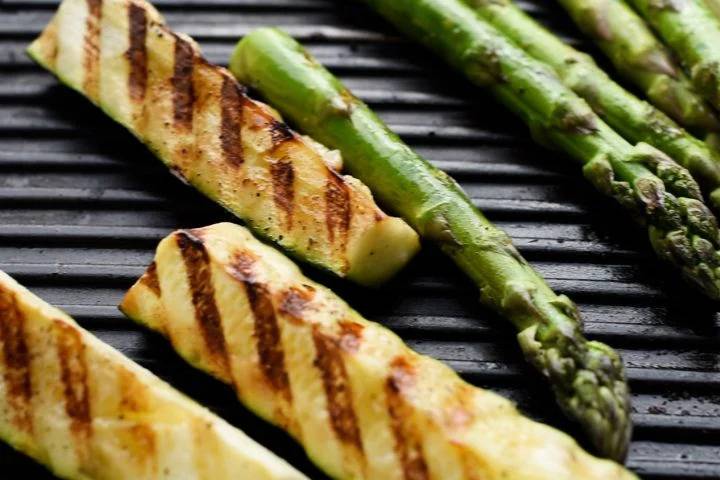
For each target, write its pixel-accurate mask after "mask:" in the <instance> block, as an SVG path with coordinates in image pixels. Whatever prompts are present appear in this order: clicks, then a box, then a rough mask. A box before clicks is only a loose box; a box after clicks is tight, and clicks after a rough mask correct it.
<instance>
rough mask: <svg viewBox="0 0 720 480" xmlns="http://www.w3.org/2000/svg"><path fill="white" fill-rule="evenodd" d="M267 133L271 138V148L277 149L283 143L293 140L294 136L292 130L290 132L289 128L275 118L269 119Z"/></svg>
mask: <svg viewBox="0 0 720 480" xmlns="http://www.w3.org/2000/svg"><path fill="white" fill-rule="evenodd" d="M268 131H269V132H270V137H271V138H272V142H273V146H274V147H275V148H277V147H279V146H280V145H282V144H283V143H285V142H289V141H290V140H294V139H295V134H294V133H293V131H292V130H290V127H288V126H287V124H285V123H283V122H280V121H278V120H277V119H275V118H270V119H269V121H268Z"/></svg>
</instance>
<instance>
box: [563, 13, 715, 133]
mask: <svg viewBox="0 0 720 480" xmlns="http://www.w3.org/2000/svg"><path fill="white" fill-rule="evenodd" d="M557 1H558V3H560V4H561V5H562V6H563V8H565V10H567V12H568V13H569V14H570V16H571V17H572V19H573V20H574V22H575V23H576V24H577V26H578V27H579V28H580V30H582V31H583V32H584V33H585V34H587V35H588V36H589V37H591V38H592V39H593V40H594V41H595V43H596V44H597V46H598V47H600V49H601V50H602V51H603V52H605V55H607V56H608V58H609V59H610V61H611V62H612V63H613V65H614V66H615V68H616V69H617V70H618V71H619V72H620V73H621V74H622V75H623V76H624V77H625V78H627V79H628V80H629V81H631V82H633V83H634V84H636V85H637V86H638V87H639V88H640V89H642V91H643V92H644V93H645V95H646V96H647V98H648V99H649V100H650V102H651V103H653V104H654V105H655V106H656V107H658V108H659V109H660V110H662V111H664V112H665V113H666V114H668V115H669V116H670V117H672V118H674V119H675V120H676V121H677V122H679V123H680V124H682V125H685V127H687V128H688V129H690V130H692V131H695V132H696V133H697V134H698V135H700V134H701V133H704V132H705V131H720V123H719V122H718V120H717V117H716V116H715V113H714V112H713V110H712V108H710V107H709V105H708V104H707V103H706V102H705V100H704V98H703V97H702V96H701V95H700V94H699V93H698V92H697V90H695V87H694V86H693V84H692V82H691V81H690V79H689V78H687V76H686V75H685V73H684V72H683V70H682V68H681V67H680V66H679V65H678V64H677V62H676V61H675V59H674V58H673V56H672V54H671V53H670V51H669V50H668V49H667V47H665V45H663V43H662V42H661V41H660V40H658V38H657V37H656V36H655V34H654V33H653V32H652V30H650V27H649V26H648V25H647V24H646V23H645V22H644V21H643V19H642V18H641V17H640V16H639V15H638V14H637V13H635V12H634V11H633V9H632V8H631V7H629V6H628V5H627V4H626V3H625V2H624V1H623V0H557Z"/></svg>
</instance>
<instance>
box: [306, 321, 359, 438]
mask: <svg viewBox="0 0 720 480" xmlns="http://www.w3.org/2000/svg"><path fill="white" fill-rule="evenodd" d="M312 335H313V341H314V343H315V350H316V356H315V366H316V367H317V368H318V370H320V376H321V377H322V381H323V386H324V388H325V395H326V397H327V406H328V412H329V414H330V423H331V425H332V427H333V430H334V431H335V434H336V435H337V436H338V438H339V439H340V441H342V442H344V443H347V444H349V445H352V446H353V447H355V448H357V449H358V450H359V451H360V452H362V451H363V446H362V440H361V438H360V429H359V427H358V421H357V416H356V415H355V409H354V408H353V399H352V389H351V387H350V379H349V378H348V374H347V370H346V369H345V363H344V362H343V358H342V352H341V348H340V346H339V344H338V343H339V342H338V340H337V339H335V338H332V337H329V336H327V335H325V334H323V333H321V332H320V330H319V329H318V328H317V327H316V326H314V327H313V331H312Z"/></svg>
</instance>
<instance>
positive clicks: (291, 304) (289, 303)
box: [280, 285, 315, 324]
mask: <svg viewBox="0 0 720 480" xmlns="http://www.w3.org/2000/svg"><path fill="white" fill-rule="evenodd" d="M302 287H303V288H298V287H290V288H289V289H287V290H286V291H284V292H283V293H282V294H281V297H282V298H281V300H280V312H282V314H283V315H285V316H286V317H288V319H289V320H290V321H292V322H294V323H296V324H299V323H302V322H304V321H305V319H304V318H303V314H304V312H305V308H307V306H308V303H310V302H311V301H312V299H313V298H314V297H315V289H314V288H313V287H311V286H310V285H303V286H302Z"/></svg>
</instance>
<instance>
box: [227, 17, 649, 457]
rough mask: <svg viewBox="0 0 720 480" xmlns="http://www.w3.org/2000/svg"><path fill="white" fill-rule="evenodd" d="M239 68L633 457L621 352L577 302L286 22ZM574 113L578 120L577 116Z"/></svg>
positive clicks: (573, 412) (570, 411) (237, 58)
mask: <svg viewBox="0 0 720 480" xmlns="http://www.w3.org/2000/svg"><path fill="white" fill-rule="evenodd" d="M230 68H231V70H232V72H233V73H234V74H235V75H237V76H238V77H240V78H241V79H242V80H243V81H245V82H247V83H248V84H250V85H252V86H253V87H255V88H257V89H259V90H260V92H261V93H262V94H263V95H264V96H265V97H266V98H268V99H269V100H270V101H271V102H272V103H273V104H274V105H275V106H276V107H277V108H278V109H279V110H280V111H281V112H283V113H284V114H285V115H286V116H287V117H288V118H289V119H291V120H292V121H294V122H295V123H296V124H298V125H299V126H300V127H301V128H302V129H304V130H305V131H307V132H308V133H312V134H314V135H316V136H317V137H316V138H318V139H319V140H321V141H322V142H324V143H325V144H326V145H328V146H330V147H332V148H337V149H338V150H340V151H341V153H342V154H343V158H344V161H345V165H346V167H347V168H348V170H349V171H351V172H353V174H354V175H356V176H358V177H359V178H362V179H363V180H364V182H365V183H366V184H367V185H368V186H370V188H371V189H372V190H373V192H374V193H375V194H376V195H377V196H378V197H379V198H380V199H381V200H382V201H383V202H384V203H385V204H386V205H390V206H392V208H394V209H395V210H396V211H397V213H399V214H400V215H401V216H402V217H404V218H405V219H406V221H408V223H410V224H411V225H412V226H413V227H414V228H415V229H416V230H418V231H419V232H420V233H421V235H423V236H424V237H425V238H427V239H429V240H431V241H433V242H434V243H436V244H437V245H438V246H439V247H440V249H441V250H442V251H443V252H445V253H446V254H447V255H448V256H450V257H451V258H452V259H453V260H454V261H455V263H456V264H457V265H458V266H459V267H460V268H461V269H462V270H463V271H464V272H465V273H466V274H467V275H468V276H469V277H470V278H471V279H472V280H473V281H474V283H475V284H476V285H477V286H478V288H479V290H480V298H481V301H482V302H483V303H484V304H486V305H488V306H489V307H491V308H493V309H494V310H495V311H497V312H499V313H500V314H501V315H503V316H504V317H505V318H507V319H508V320H510V321H511V322H512V323H513V324H514V325H515V327H516V328H517V329H518V331H519V334H518V337H517V338H518V342H519V343H520V346H521V347H522V350H523V352H524V354H525V356H526V358H527V359H528V360H529V362H530V363H531V364H532V365H533V366H535V368H537V369H538V370H539V371H540V372H541V373H542V374H543V375H544V376H545V377H546V378H547V379H548V380H549V382H550V384H551V385H552V388H553V390H554V393H555V396H556V398H557V401H558V403H559V404H560V406H561V407H562V408H563V410H564V411H565V413H566V414H567V415H568V416H569V417H571V418H573V419H575V420H577V421H579V422H580V423H581V424H582V426H583V427H584V428H585V430H586V431H587V432H588V435H589V437H590V439H591V440H592V442H593V443H594V444H595V446H596V447H597V449H598V450H599V451H600V452H602V453H603V454H605V455H607V456H610V457H613V458H615V459H622V458H624V456H625V454H626V451H627V446H628V442H629V438H630V433H631V424H630V418H629V409H630V406H629V398H628V388H627V383H626V380H625V375H624V370H623V366H622V362H621V360H620V358H619V357H618V355H617V353H616V352H614V351H613V350H612V349H610V348H609V347H608V346H606V345H603V344H602V343H599V342H593V341H588V340H587V339H585V338H584V337H583V334H582V331H581V322H580V318H579V315H578V312H577V309H576V307H575V305H574V304H573V303H572V302H571V301H570V299H568V298H567V297H565V296H563V295H557V294H556V293H554V292H553V291H552V290H551V289H550V288H549V287H548V285H547V284H546V283H545V281H544V280H543V279H542V278H541V277H540V276H539V275H538V273H537V272H535V270H533V269H532V267H531V266H530V265H529V264H528V263H527V262H526V261H525V259H523V257H522V256H521V255H520V254H519V253H518V251H517V250H516V249H515V248H514V246H513V245H512V243H511V241H510V238H509V237H508V236H507V234H505V233H504V232H503V231H501V230H500V229H498V228H497V227H495V226H494V225H493V224H492V223H490V222H489V221H488V220H487V219H486V218H485V216H484V215H483V214H482V213H481V212H480V211H479V210H478V209H477V208H476V207H475V206H474V205H473V204H472V203H471V201H470V199H469V198H468V196H467V195H466V194H465V193H464V192H463V190H462V189H461V188H460V187H459V186H458V185H457V183H455V181H453V179H452V178H450V177H449V176H448V175H447V174H445V173H444V172H442V171H440V170H438V169H437V168H435V167H433V166H432V165H431V164H430V163H429V162H428V161H427V160H425V159H424V158H422V157H420V156H419V155H418V154H417V153H415V152H414V151H413V150H411V149H410V148H409V147H408V146H407V145H406V144H404V143H403V142H402V141H401V140H400V139H399V138H398V137H397V135H395V134H394V133H393V132H391V131H390V130H389V129H388V128H387V126H386V125H385V124H384V123H383V122H382V121H381V120H380V119H379V118H378V117H377V116H376V115H375V114H374V113H373V112H372V111H371V110H370V109H369V108H368V107H367V106H366V105H365V104H363V103H362V102H361V101H360V100H358V99H357V98H355V97H354V96H353V95H352V94H351V93H350V92H349V91H348V90H347V89H346V88H345V87H344V86H343V85H342V84H341V83H340V82H339V81H338V80H337V79H336V78H335V77H333V76H332V75H331V74H330V73H329V72H328V71H327V70H325V69H324V68H323V67H322V66H321V65H320V64H318V63H317V62H316V61H315V60H314V59H313V58H312V57H311V56H310V55H309V54H308V53H307V52H306V51H305V50H303V48H302V47H301V46H300V45H299V44H298V43H297V42H295V41H294V40H293V39H291V38H290V37H288V36H287V35H285V34H284V33H282V32H280V31H278V30H275V29H260V30H256V31H254V32H253V33H251V34H249V35H248V36H246V37H245V38H244V39H243V40H242V41H241V42H240V43H239V44H238V46H237V47H236V50H235V52H234V53H233V56H232V58H231V61H230ZM539 73H542V74H544V73H545V71H544V70H543V72H539ZM548 108H549V109H550V110H551V111H552V110H554V108H553V106H552V105H548ZM564 119H565V120H566V121H567V122H568V123H572V122H573V121H574V120H572V116H571V115H570V114H568V115H565V116H564ZM578 128H580V126H579V125H578ZM639 165H640V164H639V163H638V166H637V168H644V167H640V166H639ZM633 168H635V167H634V166H631V165H630V164H628V166H627V168H626V170H632V169H633ZM595 176H597V177H598V178H600V179H601V181H603V182H604V181H606V180H608V179H607V178H605V177H603V176H602V175H601V174H597V175H595ZM653 178H654V177H653ZM610 180H612V179H610ZM613 185H614V184H613ZM661 185H662V183H661Z"/></svg>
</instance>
